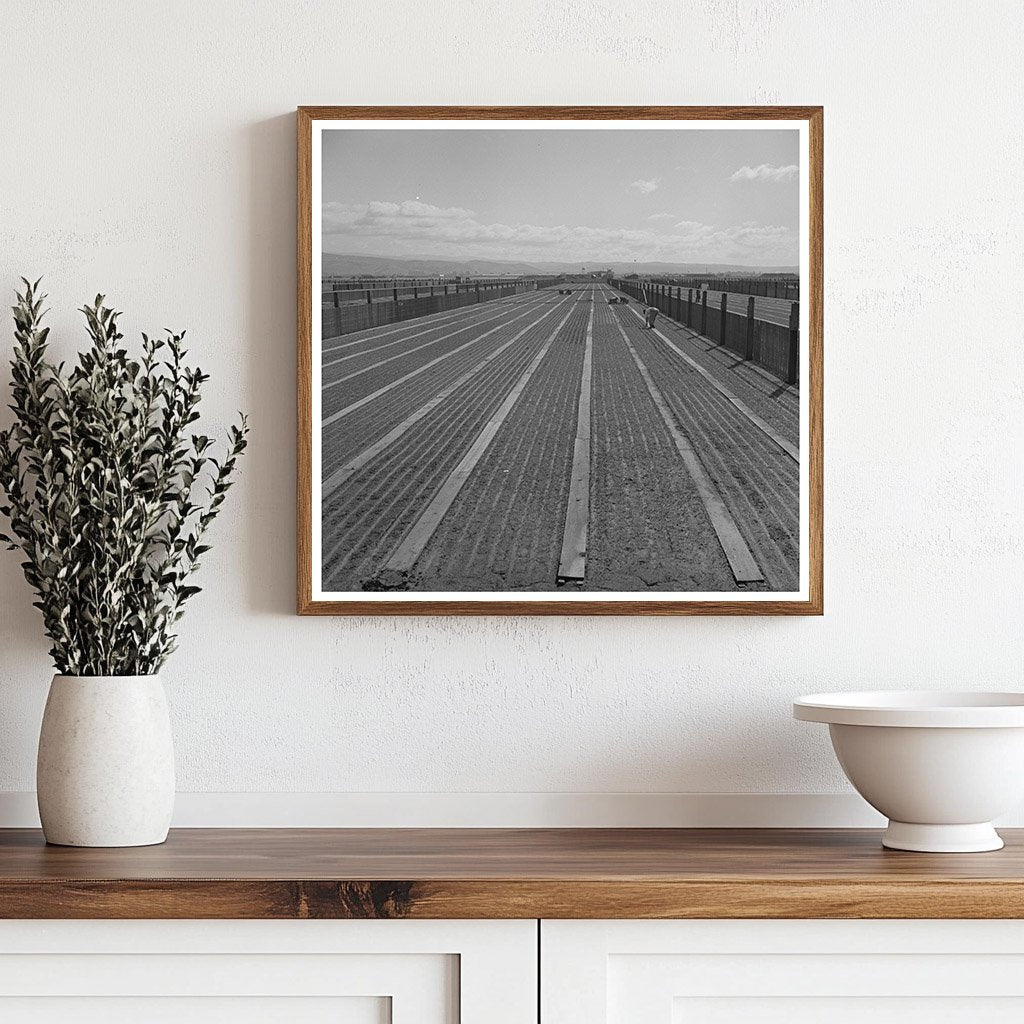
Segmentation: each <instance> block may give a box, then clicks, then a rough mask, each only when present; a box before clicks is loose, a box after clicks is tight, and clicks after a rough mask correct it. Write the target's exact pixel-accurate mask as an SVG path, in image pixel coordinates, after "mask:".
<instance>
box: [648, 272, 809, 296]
mask: <svg viewBox="0 0 1024 1024" xmlns="http://www.w3.org/2000/svg"><path fill="white" fill-rule="evenodd" d="M658 283H659V284H668V285H677V286H680V287H683V288H703V287H704V286H705V285H706V286H707V287H709V288H710V289H711V290H712V291H716V292H732V293H733V294H734V295H761V296H763V297H764V298H766V299H792V300H793V301H794V302H796V301H799V299H800V282H799V281H788V280H786V279H782V280H776V279H774V278H761V277H721V276H718V275H715V274H683V275H675V274H673V275H672V276H671V277H663V278H661V279H660V280H659V282H658Z"/></svg>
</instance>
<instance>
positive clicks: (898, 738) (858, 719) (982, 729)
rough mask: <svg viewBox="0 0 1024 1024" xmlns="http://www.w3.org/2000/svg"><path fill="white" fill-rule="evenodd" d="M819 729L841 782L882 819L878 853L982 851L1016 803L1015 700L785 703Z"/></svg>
mask: <svg viewBox="0 0 1024 1024" xmlns="http://www.w3.org/2000/svg"><path fill="white" fill-rule="evenodd" d="M793 716H794V717H795V718H797V719H799V720H800V721H803V722H823V723H825V724H827V725H828V727H829V734H830V735H831V737H832V746H833V748H834V749H835V752H836V756H837V757H838V758H839V763H840V764H841V765H842V768H843V771H844V772H845V773H846V777H847V778H848V779H849V780H850V782H852V783H853V785H854V788H855V789H856V790H857V792H858V793H860V795H861V796H862V797H864V799H865V800H867V802H868V803H869V804H871V806H872V807H874V808H876V809H877V810H878V811H880V812H881V813H882V814H884V815H885V816H886V817H887V818H888V819H889V827H888V828H887V829H886V831H885V833H884V834H883V836H882V845H883V846H887V847H889V848H891V849H894V850H917V851H922V852H928V853H981V852H983V851H987V850H999V849H1001V848H1002V845H1003V841H1002V839H1000V837H999V834H998V833H997V832H996V830H995V829H994V828H993V827H992V819H993V818H996V817H998V816H999V815H1000V814H1004V813H1005V812H1007V811H1009V810H1011V809H1012V808H1013V807H1014V806H1015V805H1016V804H1018V803H1019V802H1020V801H1021V800H1022V799H1024V693H946V692H938V691H906V692H904V691H895V690H894V691H873V692H863V693H818V694H812V695H810V696H807V697H801V698H800V699H799V700H797V701H795V702H794V704H793Z"/></svg>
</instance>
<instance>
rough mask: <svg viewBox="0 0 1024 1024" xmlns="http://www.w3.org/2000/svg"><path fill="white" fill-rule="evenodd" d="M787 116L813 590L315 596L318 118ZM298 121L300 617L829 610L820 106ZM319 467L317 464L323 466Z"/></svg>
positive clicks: (402, 111)
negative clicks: (788, 594) (805, 188)
mask: <svg viewBox="0 0 1024 1024" xmlns="http://www.w3.org/2000/svg"><path fill="white" fill-rule="evenodd" d="M365 119H375V120H493V119H509V120H522V119H535V120H548V119H551V120H559V119H560V120H618V119H622V120H637V121H644V120H703V121H707V120H721V121H735V120H765V121H774V120H790V121H806V122H807V125H808V145H809V163H810V167H809V195H808V210H807V218H808V229H809V240H810V253H809V268H808V269H809V275H808V280H807V281H806V282H804V283H803V289H804V293H805V295H806V301H807V302H808V303H809V306H808V309H809V315H810V321H809V322H810V331H809V334H810V337H809V338H808V339H807V346H808V357H809V358H808V363H809V368H810V369H809V379H808V382H807V385H808V386H807V389H806V398H805V401H807V402H808V412H809V438H808V450H809V455H810V458H809V466H808V470H807V472H808V550H807V558H808V562H807V564H808V567H809V573H808V596H807V599H806V600H803V601H786V600H770V599H769V600H764V601H751V600H722V601H699V600H685V599H672V600H664V599H662V600H659V599H657V598H652V599H650V600H631V601H610V600H601V599H599V598H595V599H594V600H585V601H565V600H558V599H554V598H553V599H552V600H532V601H515V600H508V599H504V600H503V599H502V597H501V595H500V593H497V592H496V595H495V597H494V599H493V600H491V599H487V600H474V601H459V600H446V599H438V600H436V601H412V600H409V601H401V600H394V601H391V600H389V601H381V600H373V599H372V598H367V599H366V600H344V601H328V600H320V599H318V600H314V598H313V578H314V567H313V545H312V529H313V496H312V493H313V492H312V488H313V471H314V467H313V464H312V432H313V429H314V427H316V426H317V425H315V424H314V423H313V415H312V386H313V369H312V368H313V351H314V350H313V337H312V320H311V314H310V296H311V294H312V291H311V289H312V287H313V283H312V249H311V246H312V237H313V235H312V223H313V220H312V219H313V209H312V198H313V187H312V186H313V173H314V170H315V168H314V167H313V160H312V141H311V140H312V126H313V122H314V121H319V120H365ZM296 128H297V173H298V189H297V200H298V209H297V224H298V229H297V277H296V283H297V288H296V302H297V335H298V346H297V348H298V357H297V369H296V390H297V395H296V399H297V410H298V411H297V474H296V475H297V479H296V497H297V501H296V558H297V564H296V569H297V572H296V577H297V578H296V591H297V593H296V605H297V611H298V613H299V614H300V615H455V616H459V615H501V616H504V615H729V616H733V615H822V614H823V613H824V564H823V560H824V528H823V515H824V513H823V508H824V504H823V502H824V483H823V472H824V470H823V465H824V463H823V441H822V439H823V414H822V409H823V400H824V398H823V396H824V385H823V381H824V370H823V341H822V338H823V325H824V313H823V308H822V304H823V299H824V289H823V266H824V220H823V206H822V204H823V191H824V181H823V166H824V141H823V140H824V135H823V132H824V110H823V108H822V107H817V106H742V107H741V106H729V107H619V106H614V107H613V106H605V107H575V106H542V107H423V106H419V107H366V106H358V107H355V106H304V107H299V108H298V110H297V112H296ZM317 471H318V472H319V469H318V470H317Z"/></svg>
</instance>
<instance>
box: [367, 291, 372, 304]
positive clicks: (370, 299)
mask: <svg viewBox="0 0 1024 1024" xmlns="http://www.w3.org/2000/svg"><path fill="white" fill-rule="evenodd" d="M366 304H367V305H368V306H372V305H373V296H372V295H371V294H370V289H369V288H367V289H366Z"/></svg>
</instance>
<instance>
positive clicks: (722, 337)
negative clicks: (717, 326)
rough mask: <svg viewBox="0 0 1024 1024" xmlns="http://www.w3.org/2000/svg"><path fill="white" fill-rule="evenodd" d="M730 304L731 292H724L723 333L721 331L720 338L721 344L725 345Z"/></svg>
mask: <svg viewBox="0 0 1024 1024" xmlns="http://www.w3.org/2000/svg"><path fill="white" fill-rule="evenodd" d="M728 306H729V293H728V292H722V333H721V335H720V336H719V339H718V343H719V345H725V330H726V326H727V323H728V319H727V318H728V316H729V309H728Z"/></svg>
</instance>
